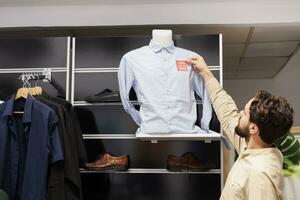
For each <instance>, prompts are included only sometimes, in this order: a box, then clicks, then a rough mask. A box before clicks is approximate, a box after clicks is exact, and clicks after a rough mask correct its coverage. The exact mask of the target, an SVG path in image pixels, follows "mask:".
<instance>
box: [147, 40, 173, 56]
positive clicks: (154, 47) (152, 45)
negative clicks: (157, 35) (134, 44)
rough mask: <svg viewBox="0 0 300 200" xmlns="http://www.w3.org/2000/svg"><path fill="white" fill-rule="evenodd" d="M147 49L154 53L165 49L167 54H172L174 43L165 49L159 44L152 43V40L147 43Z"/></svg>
mask: <svg viewBox="0 0 300 200" xmlns="http://www.w3.org/2000/svg"><path fill="white" fill-rule="evenodd" d="M149 47H150V49H151V50H152V51H154V52H155V53H157V52H159V51H160V50H162V49H163V48H165V49H166V50H167V51H168V52H169V53H171V54H173V53H174V51H175V45H174V42H173V41H172V43H171V44H170V45H169V46H167V47H163V46H161V45H160V44H158V43H156V42H154V41H153V40H151V41H150V43H149Z"/></svg>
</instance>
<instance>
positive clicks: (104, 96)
mask: <svg viewBox="0 0 300 200" xmlns="http://www.w3.org/2000/svg"><path fill="white" fill-rule="evenodd" d="M84 100H85V101H87V102H120V101H121V98H120V94H119V91H112V90H110V89H105V90H103V91H102V92H100V93H98V94H95V95H93V96H87V97H84Z"/></svg>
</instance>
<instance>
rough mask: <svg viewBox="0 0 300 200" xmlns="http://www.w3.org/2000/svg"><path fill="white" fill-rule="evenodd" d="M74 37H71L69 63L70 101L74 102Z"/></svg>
mask: <svg viewBox="0 0 300 200" xmlns="http://www.w3.org/2000/svg"><path fill="white" fill-rule="evenodd" d="M75 42H76V39H75V37H72V64H71V89H70V92H71V99H70V100H71V103H72V104H74V92H75V91H74V90H75V89H74V82H75V47H76V46H75Z"/></svg>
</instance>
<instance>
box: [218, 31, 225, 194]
mask: <svg viewBox="0 0 300 200" xmlns="http://www.w3.org/2000/svg"><path fill="white" fill-rule="evenodd" d="M219 59H220V60H219V66H220V70H219V72H220V80H219V81H220V84H221V85H222V87H223V36H222V34H219ZM220 133H221V135H223V129H222V127H220ZM223 147H224V145H223V141H222V140H221V141H220V165H221V166H220V167H221V193H222V191H223V187H224V149H223Z"/></svg>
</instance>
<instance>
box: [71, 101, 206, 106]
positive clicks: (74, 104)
mask: <svg viewBox="0 0 300 200" xmlns="http://www.w3.org/2000/svg"><path fill="white" fill-rule="evenodd" d="M131 103H132V105H140V103H139V102H138V101H131ZM196 103H197V104H202V100H197V101H196ZM106 105H108V106H117V105H122V102H94V103H89V102H86V101H74V103H73V106H106Z"/></svg>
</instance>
